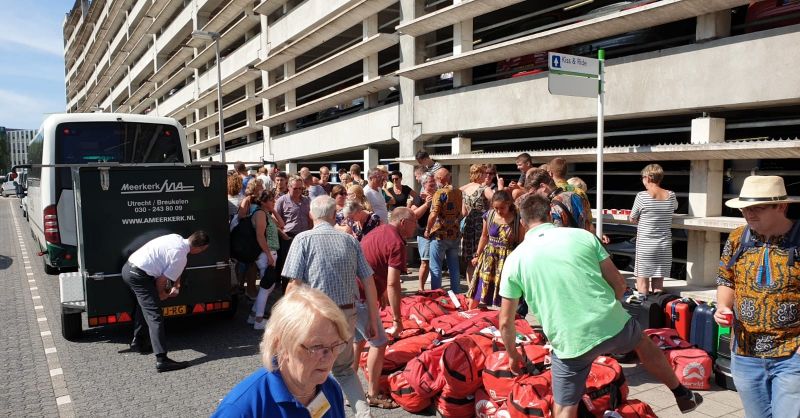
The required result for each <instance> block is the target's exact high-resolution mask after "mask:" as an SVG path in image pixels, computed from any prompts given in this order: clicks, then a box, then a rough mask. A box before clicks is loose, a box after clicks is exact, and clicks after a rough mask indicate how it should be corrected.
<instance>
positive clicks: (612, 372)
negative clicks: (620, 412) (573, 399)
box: [578, 356, 628, 417]
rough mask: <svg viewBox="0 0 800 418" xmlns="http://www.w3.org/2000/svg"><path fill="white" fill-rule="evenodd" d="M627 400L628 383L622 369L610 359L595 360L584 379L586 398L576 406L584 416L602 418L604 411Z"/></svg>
mask: <svg viewBox="0 0 800 418" xmlns="http://www.w3.org/2000/svg"><path fill="white" fill-rule="evenodd" d="M627 400H628V383H627V382H625V375H624V374H623V373H622V367H621V366H620V365H619V363H618V362H617V361H616V360H614V359H613V358H611V357H606V356H600V357H598V358H596V359H595V360H594V362H593V363H592V368H591V370H589V376H588V377H587V378H586V396H584V400H583V402H580V403H579V404H578V408H579V410H581V411H582V412H583V413H584V415H585V414H586V413H589V414H592V415H594V416H596V417H602V416H603V413H605V411H608V410H614V409H616V408H617V407H619V406H620V405H622V404H623V403H625V401H627ZM589 401H591V402H589Z"/></svg>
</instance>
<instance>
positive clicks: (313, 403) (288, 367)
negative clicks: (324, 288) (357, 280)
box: [213, 286, 352, 418]
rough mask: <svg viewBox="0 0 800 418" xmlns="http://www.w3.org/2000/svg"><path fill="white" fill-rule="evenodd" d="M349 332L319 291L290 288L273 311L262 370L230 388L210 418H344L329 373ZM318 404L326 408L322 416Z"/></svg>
mask: <svg viewBox="0 0 800 418" xmlns="http://www.w3.org/2000/svg"><path fill="white" fill-rule="evenodd" d="M351 328H352V327H351V326H350V325H349V324H348V322H347V319H346V318H345V316H344V313H342V310H341V309H339V307H338V306H337V305H336V304H335V303H334V302H333V301H332V300H331V299H330V298H329V297H328V296H326V295H325V294H324V293H322V292H320V291H319V290H316V289H312V288H311V287H308V286H298V287H295V288H294V289H293V290H292V291H291V292H289V293H288V294H286V295H285V296H284V297H283V298H281V300H280V301H278V303H276V304H275V307H274V308H273V309H272V318H271V320H270V322H269V326H268V327H267V329H266V331H265V332H264V337H263V339H262V340H261V345H260V347H261V363H262V364H263V367H262V368H260V369H259V370H258V371H256V372H255V373H253V374H251V375H250V376H248V377H247V378H245V379H244V380H243V381H241V382H239V384H237V385H236V386H235V387H234V388H233V389H231V391H230V392H229V393H228V394H227V395H226V396H225V398H224V399H223V400H222V402H220V405H219V407H218V408H217V410H216V411H215V412H214V414H213V417H275V416H277V417H296V416H309V415H310V416H321V417H326V418H343V417H344V416H345V412H344V397H343V396H342V389H341V388H340V387H339V384H338V383H336V381H335V380H334V378H333V377H332V376H331V370H332V369H333V363H334V361H335V360H336V357H337V356H338V355H339V354H340V353H341V352H342V350H345V349H347V348H349V347H350V345H349V344H348V343H347V341H349V340H350V338H351V337H352V331H351ZM320 406H322V407H324V406H327V407H328V410H327V411H326V412H324V414H321V413H320V412H321V411H322V409H318V408H319V407H320ZM318 413H320V415H317V414H318Z"/></svg>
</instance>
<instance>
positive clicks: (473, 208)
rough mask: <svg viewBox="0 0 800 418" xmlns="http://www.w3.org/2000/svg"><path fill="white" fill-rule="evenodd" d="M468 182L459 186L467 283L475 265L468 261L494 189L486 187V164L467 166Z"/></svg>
mask: <svg viewBox="0 0 800 418" xmlns="http://www.w3.org/2000/svg"><path fill="white" fill-rule="evenodd" d="M469 181H470V182H469V183H467V184H465V185H463V186H461V188H460V189H461V194H462V195H463V196H464V204H463V205H461V214H462V216H464V220H463V224H462V225H463V229H462V231H461V257H462V259H463V260H464V263H466V265H467V272H466V279H467V283H469V282H471V281H472V276H473V275H474V274H475V266H473V265H472V263H470V260H472V257H473V256H474V255H475V254H476V251H475V250H477V249H478V240H480V238H481V228H482V227H483V221H482V219H483V214H484V213H486V210H487V209H489V201H490V200H491V199H492V196H493V195H494V191H493V190H492V189H491V188H489V187H486V185H485V183H486V165H485V164H472V165H471V166H470V167H469Z"/></svg>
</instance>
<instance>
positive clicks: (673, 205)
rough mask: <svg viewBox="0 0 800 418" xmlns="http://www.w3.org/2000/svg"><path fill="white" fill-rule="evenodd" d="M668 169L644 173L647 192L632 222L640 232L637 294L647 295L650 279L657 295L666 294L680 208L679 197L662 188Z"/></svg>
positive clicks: (635, 206)
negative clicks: (674, 225) (674, 226)
mask: <svg viewBox="0 0 800 418" xmlns="http://www.w3.org/2000/svg"><path fill="white" fill-rule="evenodd" d="M663 178H664V169H662V168H661V166H660V165H658V164H650V165H648V166H647V167H645V168H644V169H643V170H642V184H644V187H645V191H643V192H639V193H638V194H637V195H636V200H635V201H634V202H633V209H632V210H631V216H630V217H631V221H632V222H633V223H635V224H637V225H638V226H637V229H636V264H635V267H634V275H635V276H636V290H638V291H639V293H642V294H645V295H647V293H648V290H649V289H648V288H649V287H650V279H651V278H652V279H653V283H652V284H653V288H652V291H653V293H655V292H661V291H663V290H664V277H669V275H670V267H671V266H672V229H671V228H672V213H673V212H675V209H677V208H678V201H677V200H676V199H675V193H674V192H672V191H671V190H665V189H662V188H661V180H662V179H663Z"/></svg>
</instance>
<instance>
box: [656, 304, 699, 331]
mask: <svg viewBox="0 0 800 418" xmlns="http://www.w3.org/2000/svg"><path fill="white" fill-rule="evenodd" d="M696 307H697V303H696V302H695V301H693V300H691V299H685V298H684V299H676V300H672V301H670V302H668V303H667V306H666V308H665V310H664V313H665V314H666V316H667V326H666V327H667V328H675V330H676V331H678V335H680V336H681V338H683V339H684V340H686V341H689V337H690V335H689V334H690V331H691V328H692V313H693V312H694V310H695V308H696Z"/></svg>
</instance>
